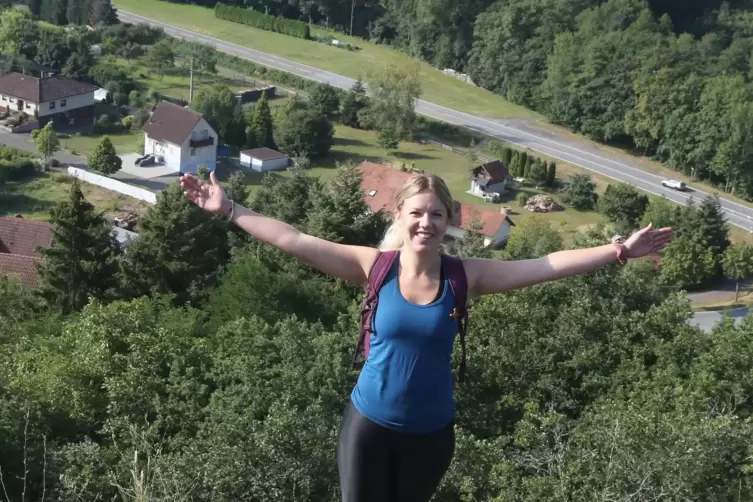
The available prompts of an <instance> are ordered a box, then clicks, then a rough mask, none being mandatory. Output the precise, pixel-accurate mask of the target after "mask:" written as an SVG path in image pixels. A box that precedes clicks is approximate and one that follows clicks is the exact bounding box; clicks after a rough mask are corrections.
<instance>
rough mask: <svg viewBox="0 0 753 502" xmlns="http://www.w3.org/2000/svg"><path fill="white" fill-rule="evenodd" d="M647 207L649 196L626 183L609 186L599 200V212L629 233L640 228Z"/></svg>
mask: <svg viewBox="0 0 753 502" xmlns="http://www.w3.org/2000/svg"><path fill="white" fill-rule="evenodd" d="M647 207H648V196H646V194H644V193H641V192H639V191H638V189H636V188H635V187H634V186H632V185H628V184H626V183H617V184H609V185H607V189H606V191H605V192H604V195H603V196H602V197H600V198H599V210H600V211H601V212H602V213H604V215H605V216H606V217H607V218H609V219H610V221H612V222H614V223H617V224H618V225H620V227H621V228H624V229H625V230H627V231H632V230H635V229H637V228H638V225H639V223H640V221H641V218H642V217H643V214H644V213H645V212H646V208H647Z"/></svg>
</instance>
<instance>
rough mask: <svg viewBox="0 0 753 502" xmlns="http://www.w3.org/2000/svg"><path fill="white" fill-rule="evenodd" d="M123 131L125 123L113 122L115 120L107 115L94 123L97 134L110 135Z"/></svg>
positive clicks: (101, 116)
mask: <svg viewBox="0 0 753 502" xmlns="http://www.w3.org/2000/svg"><path fill="white" fill-rule="evenodd" d="M122 131H123V123H122V122H120V121H118V120H113V118H112V117H110V116H109V115H107V114H102V115H100V116H99V118H98V119H97V121H96V122H95V123H94V132H96V133H97V134H109V133H116V132H122Z"/></svg>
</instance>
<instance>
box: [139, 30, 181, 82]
mask: <svg viewBox="0 0 753 502" xmlns="http://www.w3.org/2000/svg"><path fill="white" fill-rule="evenodd" d="M144 62H145V63H146V65H147V67H148V68H149V70H150V71H153V72H154V73H156V74H157V75H159V76H160V82H162V80H163V79H164V78H165V75H166V74H167V72H168V71H169V70H170V69H171V68H173V67H174V66H175V52H173V48H172V45H171V44H170V42H169V41H167V40H161V41H159V42H157V43H156V44H154V45H153V46H151V47H150V48H149V50H148V51H147V52H146V57H145V59H144Z"/></svg>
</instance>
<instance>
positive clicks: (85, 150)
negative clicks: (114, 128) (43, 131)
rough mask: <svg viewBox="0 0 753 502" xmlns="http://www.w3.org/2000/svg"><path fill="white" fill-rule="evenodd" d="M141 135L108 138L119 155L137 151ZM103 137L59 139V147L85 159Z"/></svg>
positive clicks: (140, 133)
mask: <svg viewBox="0 0 753 502" xmlns="http://www.w3.org/2000/svg"><path fill="white" fill-rule="evenodd" d="M143 134H144V133H142V132H135V131H128V132H125V133H119V134H108V136H110V140H111V141H112V144H113V146H114V147H115V151H116V152H118V153H119V154H125V153H134V152H136V151H137V149H138V145H139V138H140V137H141V136H142V135H143ZM104 136H105V135H104V134H88V135H81V136H71V137H69V138H65V139H61V140H60V146H61V147H62V148H63V149H64V150H68V151H69V152H70V153H71V154H72V155H79V156H81V157H86V156H87V155H89V154H91V153H92V152H93V151H94V148H96V146H97V145H98V144H99V142H100V141H101V140H102V138H103V137H104Z"/></svg>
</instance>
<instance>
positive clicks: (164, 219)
mask: <svg viewBox="0 0 753 502" xmlns="http://www.w3.org/2000/svg"><path fill="white" fill-rule="evenodd" d="M139 230H140V231H139V238H138V239H136V240H135V241H132V242H131V243H129V245H128V248H127V250H126V254H125V258H124V260H123V265H122V284H123V289H124V291H125V293H126V294H127V295H128V296H129V297H139V296H143V295H158V294H167V295H172V296H173V298H174V302H175V303H176V304H177V305H184V304H186V303H191V304H198V303H200V302H201V301H202V300H204V299H206V297H207V296H208V295H209V294H210V292H211V289H212V287H213V286H214V285H215V284H216V283H217V279H218V275H219V273H220V267H222V266H223V265H224V264H225V263H227V261H228V259H229V249H228V237H227V223H226V222H225V221H223V220H222V219H221V218H219V217H211V216H209V215H208V214H207V213H205V212H204V211H202V210H201V209H200V208H198V207H197V206H195V205H194V204H192V203H190V202H189V201H188V199H186V198H185V197H184V196H183V191H182V190H181V187H180V184H178V183H173V184H172V185H170V187H169V188H167V189H166V190H163V191H162V192H160V193H159V195H158V196H157V204H156V205H154V206H152V207H150V208H149V211H148V212H147V213H146V215H145V216H143V217H142V218H141V220H140V221H139ZM155 257H159V259H155Z"/></svg>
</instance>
